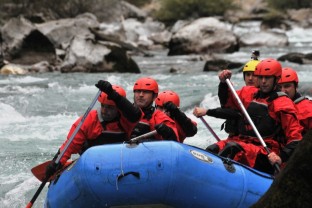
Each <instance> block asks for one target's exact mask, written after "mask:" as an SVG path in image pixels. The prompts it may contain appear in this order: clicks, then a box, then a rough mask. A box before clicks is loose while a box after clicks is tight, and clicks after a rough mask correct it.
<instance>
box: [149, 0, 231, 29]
mask: <svg viewBox="0 0 312 208" xmlns="http://www.w3.org/2000/svg"><path fill="white" fill-rule="evenodd" d="M160 4H161V8H160V9H159V10H158V11H157V12H156V13H155V17H156V19H158V20H160V21H163V22H166V23H169V24H170V23H174V22H175V21H177V20H185V19H192V18H198V17H207V16H215V15H223V14H224V12H225V11H226V10H228V9H231V8H233V3H232V0H160Z"/></svg>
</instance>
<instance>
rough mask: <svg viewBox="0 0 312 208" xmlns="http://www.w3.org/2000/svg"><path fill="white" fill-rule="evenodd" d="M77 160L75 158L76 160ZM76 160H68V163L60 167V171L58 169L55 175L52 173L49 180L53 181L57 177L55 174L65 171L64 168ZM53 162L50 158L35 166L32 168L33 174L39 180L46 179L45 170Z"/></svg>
mask: <svg viewBox="0 0 312 208" xmlns="http://www.w3.org/2000/svg"><path fill="white" fill-rule="evenodd" d="M74 161H75V160H74ZM74 161H67V162H66V164H65V165H64V166H63V167H62V168H61V169H59V170H58V171H56V173H55V174H54V175H52V176H51V177H50V178H49V180H48V181H51V180H52V179H54V178H55V176H56V175H57V174H59V173H61V172H63V170H64V169H66V168H67V167H68V166H69V165H71V164H72V163H73V162H74ZM51 162H52V160H48V161H46V162H44V163H42V164H40V165H37V166H36V167H33V168H32V169H31V172H32V173H33V175H34V176H35V177H36V178H37V179H38V180H39V181H41V182H42V181H43V180H44V179H45V176H46V175H45V172H46V168H47V166H48V165H49V164H50V163H51Z"/></svg>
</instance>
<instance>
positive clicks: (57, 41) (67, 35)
mask: <svg viewBox="0 0 312 208" xmlns="http://www.w3.org/2000/svg"><path fill="white" fill-rule="evenodd" d="M36 27H37V29H38V30H39V31H40V32H41V33H42V34H44V35H45V36H46V37H48V38H49V40H50V41H51V42H52V43H53V45H54V47H55V48H59V49H64V50H65V49H66V48H67V47H68V46H69V44H70V42H71V40H72V39H73V38H74V37H75V36H77V35H79V36H82V37H90V38H92V37H93V34H92V33H91V32H90V30H89V29H88V28H90V27H92V28H94V27H99V23H98V21H97V18H96V17H95V16H94V15H93V14H90V13H85V14H82V15H79V16H77V17H76V18H67V19H59V20H54V21H49V22H45V23H41V24H36Z"/></svg>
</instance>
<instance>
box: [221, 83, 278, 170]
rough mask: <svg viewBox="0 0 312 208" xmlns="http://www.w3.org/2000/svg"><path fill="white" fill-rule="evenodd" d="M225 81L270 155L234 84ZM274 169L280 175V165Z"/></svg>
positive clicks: (276, 165) (275, 165)
mask: <svg viewBox="0 0 312 208" xmlns="http://www.w3.org/2000/svg"><path fill="white" fill-rule="evenodd" d="M225 81H226V84H227V85H228V86H229V88H230V89H231V92H232V93H233V95H234V97H235V99H236V100H237V102H238V104H239V106H240V108H241V110H242V111H243V113H244V115H245V116H246V118H247V120H248V122H249V124H250V125H251V127H252V129H253V130H254V132H255V134H256V135H257V137H258V139H259V141H260V143H261V144H262V146H263V147H264V149H265V151H266V152H267V153H268V154H270V150H269V149H268V147H267V145H266V143H265V142H264V140H263V139H262V137H261V135H260V133H259V131H258V129H257V128H256V126H255V124H254V123H253V121H252V120H251V118H250V116H249V114H248V112H247V111H246V109H245V107H244V105H243V103H242V101H241V100H240V98H239V97H238V95H237V93H236V91H235V89H234V87H233V85H232V83H231V82H230V80H229V79H226V80H225ZM274 167H275V169H276V171H277V172H278V173H279V172H280V167H279V165H278V164H277V163H275V164H274Z"/></svg>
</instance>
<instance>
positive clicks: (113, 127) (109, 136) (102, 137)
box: [60, 94, 143, 164]
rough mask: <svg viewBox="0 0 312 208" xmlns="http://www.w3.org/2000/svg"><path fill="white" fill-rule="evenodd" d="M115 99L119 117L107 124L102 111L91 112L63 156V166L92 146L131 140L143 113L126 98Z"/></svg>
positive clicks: (73, 127)
mask: <svg viewBox="0 0 312 208" xmlns="http://www.w3.org/2000/svg"><path fill="white" fill-rule="evenodd" d="M115 97H116V98H115V99H114V102H115V104H116V106H117V108H118V111H119V115H118V117H117V118H116V119H114V120H113V121H110V122H105V121H103V119H102V116H101V110H100V109H98V110H92V111H90V113H89V114H88V116H87V117H86V119H85V121H84V123H83V124H82V125H81V127H80V129H79V131H78V132H77V134H76V136H75V137H74V139H73V141H72V142H71V144H70V145H69V146H68V149H67V150H66V152H65V154H64V155H63V157H62V159H61V161H60V162H61V164H65V162H66V161H67V160H68V159H69V158H70V157H71V155H72V154H77V153H79V154H81V153H82V152H83V151H85V150H86V149H87V148H89V147H91V146H95V145H102V144H111V143H118V142H123V141H127V140H129V138H130V135H131V132H132V130H133V128H134V127H135V125H136V124H137V123H138V122H139V120H140V118H141V117H142V115H143V113H142V111H141V110H140V108H138V107H136V106H134V105H133V104H132V103H131V102H129V101H128V100H127V99H126V98H125V97H122V96H120V95H119V94H118V95H115ZM81 119H82V117H80V118H79V119H78V120H77V121H76V122H75V123H74V124H73V125H72V127H71V129H70V131H69V133H68V135H67V140H66V141H65V142H64V143H63V145H62V146H61V148H60V149H61V151H62V150H63V149H64V147H65V145H66V143H67V142H68V141H69V138H70V137H71V135H72V134H73V132H74V131H75V129H76V127H77V125H78V124H79V122H80V120H81Z"/></svg>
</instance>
